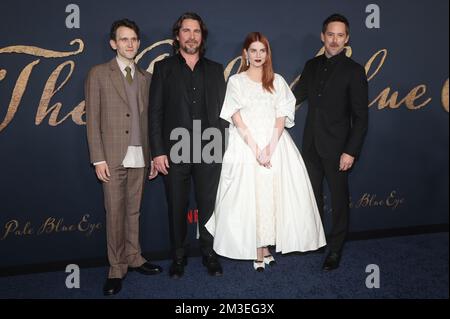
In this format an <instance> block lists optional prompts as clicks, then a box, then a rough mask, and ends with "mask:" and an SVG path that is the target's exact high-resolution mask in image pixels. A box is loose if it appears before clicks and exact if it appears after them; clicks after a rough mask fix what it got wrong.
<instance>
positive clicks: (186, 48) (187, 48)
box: [180, 42, 200, 54]
mask: <svg viewBox="0 0 450 319" xmlns="http://www.w3.org/2000/svg"><path fill="white" fill-rule="evenodd" d="M189 44H190V43H189V42H186V43H185V44H184V45H180V48H181V50H183V51H184V52H186V53H187V54H197V53H198V52H199V51H200V45H198V43H197V42H195V43H194V42H191V44H196V46H189Z"/></svg>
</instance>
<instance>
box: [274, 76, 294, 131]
mask: <svg viewBox="0 0 450 319" xmlns="http://www.w3.org/2000/svg"><path fill="white" fill-rule="evenodd" d="M275 81H276V85H275V88H276V92H275V94H276V104H275V109H276V117H277V118H278V117H283V116H285V117H286V122H285V125H284V126H285V127H287V128H290V127H293V126H294V125H295V122H294V119H295V96H294V94H293V93H292V91H291V89H290V87H289V85H288V84H287V83H286V81H285V80H284V79H283V77H282V76H280V75H276V78H275Z"/></svg>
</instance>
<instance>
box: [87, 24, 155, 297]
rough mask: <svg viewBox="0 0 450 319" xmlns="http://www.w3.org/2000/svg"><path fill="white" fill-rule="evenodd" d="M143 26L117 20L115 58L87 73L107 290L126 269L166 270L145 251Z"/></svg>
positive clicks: (118, 282) (112, 38) (146, 156)
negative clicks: (138, 61)
mask: <svg viewBox="0 0 450 319" xmlns="http://www.w3.org/2000/svg"><path fill="white" fill-rule="evenodd" d="M139 43H140V41H139V28H138V26H137V25H136V23H134V22H133V21H130V20H128V19H123V20H119V21H116V22H114V23H113V25H112V27H111V33H110V45H111V47H112V48H113V50H115V51H116V52H117V56H116V57H114V58H113V59H112V60H111V61H109V62H107V63H104V64H100V65H97V66H95V67H93V68H92V69H91V71H90V72H89V75H88V77H87V79H86V84H85V92H86V94H85V95H86V124H87V138H88V144H89V152H90V157H91V163H92V164H93V165H94V166H95V172H96V174H97V177H98V179H99V180H100V181H101V182H102V185H103V192H104V200H105V209H106V234H107V245H108V260H109V264H110V268H109V274H108V279H107V280H106V282H105V285H104V287H103V292H104V294H105V295H114V294H117V293H118V292H119V291H120V289H121V287H122V278H124V277H125V275H126V273H127V271H129V270H136V271H138V272H140V273H142V274H145V275H154V274H158V273H160V272H161V271H162V268H161V267H160V266H158V265H153V264H151V263H149V262H147V261H146V260H145V259H144V258H143V257H142V256H141V247H140V245H139V215H140V212H139V210H140V206H141V199H142V192H143V186H144V181H145V178H146V171H147V170H148V168H149V167H150V166H151V172H150V178H154V177H156V175H157V172H156V171H155V170H154V168H153V166H152V165H151V162H150V151H149V142H148V94H146V93H147V92H148V89H149V86H150V74H149V73H147V72H146V71H144V70H142V69H140V68H139V67H138V66H137V65H136V64H135V63H134V57H135V56H136V53H137V50H138V48H139Z"/></svg>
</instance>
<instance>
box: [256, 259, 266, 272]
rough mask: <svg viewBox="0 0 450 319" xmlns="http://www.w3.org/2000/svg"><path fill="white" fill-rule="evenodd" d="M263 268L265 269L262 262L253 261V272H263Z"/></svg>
mask: <svg viewBox="0 0 450 319" xmlns="http://www.w3.org/2000/svg"><path fill="white" fill-rule="evenodd" d="M264 267H265V264H264V261H260V260H254V261H253V268H255V270H256V271H257V272H263V271H264Z"/></svg>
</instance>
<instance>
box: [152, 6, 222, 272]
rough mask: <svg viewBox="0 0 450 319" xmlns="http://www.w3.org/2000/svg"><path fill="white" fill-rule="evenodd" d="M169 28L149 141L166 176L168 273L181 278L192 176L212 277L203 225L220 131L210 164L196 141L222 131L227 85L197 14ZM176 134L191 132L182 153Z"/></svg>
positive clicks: (212, 194) (210, 204) (157, 72)
mask: <svg viewBox="0 0 450 319" xmlns="http://www.w3.org/2000/svg"><path fill="white" fill-rule="evenodd" d="M172 31H173V38H174V51H175V53H176V54H175V55H174V56H172V57H169V58H167V59H165V60H162V61H159V62H157V63H156V64H155V67H154V72H153V78H152V84H151V87H150V145H151V148H152V154H153V160H154V163H155V168H156V169H157V171H158V172H159V173H161V174H163V175H164V183H165V187H166V197H167V203H168V209H169V226H170V236H171V244H172V250H173V263H172V265H171V267H170V271H169V275H170V276H171V277H172V278H179V277H181V276H183V274H184V266H185V265H186V263H187V258H186V251H185V246H184V242H185V238H186V231H187V221H186V213H187V208H188V203H189V194H190V186H191V178H192V179H193V181H194V189H195V198H196V202H197V205H198V226H199V234H200V249H201V252H202V255H203V265H205V266H206V268H207V270H208V273H209V274H210V275H213V276H217V275H221V274H222V267H221V265H220V263H219V261H218V259H217V256H216V254H215V253H214V251H213V237H212V236H211V234H210V233H209V232H208V231H207V230H206V228H205V224H206V222H207V221H208V220H209V218H210V217H211V214H212V212H213V210H214V205H215V198H216V193H217V187H218V182H219V177H220V170H221V160H222V157H221V153H222V150H223V138H222V137H223V136H224V135H223V134H219V135H221V136H219V138H218V139H215V140H214V142H215V143H218V146H219V147H218V148H217V147H216V148H215V149H214V152H219V153H220V154H219V156H218V157H217V154H215V156H214V158H215V159H216V160H214V161H212V162H211V161H209V160H205V158H204V156H202V155H204V154H202V148H203V147H202V146H204V145H205V144H206V143H205V142H207V141H202V142H201V146H200V147H198V144H197V142H196V139H197V140H198V139H200V138H201V135H202V134H203V133H204V132H205V129H211V128H214V129H216V132H222V133H223V131H224V128H225V126H224V124H223V121H222V120H220V118H219V114H220V110H221V108H222V104H223V100H224V97H225V88H226V85H225V79H224V74H223V66H222V65H221V64H219V63H216V62H213V61H211V60H208V59H206V58H205V57H204V52H205V42H206V38H207V34H208V31H207V28H206V26H205V24H204V23H203V21H202V19H201V18H200V16H198V15H197V14H195V13H185V14H183V15H182V16H181V17H180V18H179V19H178V21H177V22H176V23H175V24H174V26H173V30H172ZM199 124H201V127H200V125H199ZM180 129H181V130H180ZM176 132H186V133H187V134H188V136H189V138H188V139H187V141H186V140H185V141H184V142H187V144H184V145H183V146H185V147H184V148H182V149H181V153H182V154H181V155H180V154H179V152H177V151H174V150H175V148H176V147H178V146H179V145H180V144H179V143H180V142H179V141H177V140H176V138H173V137H172V138H171V134H174V135H177V133H176ZM181 142H183V141H181ZM208 144H209V143H208ZM196 145H197V146H196ZM217 158H218V160H217Z"/></svg>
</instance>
